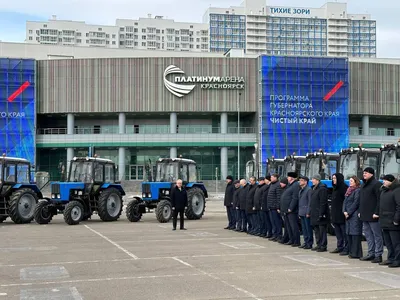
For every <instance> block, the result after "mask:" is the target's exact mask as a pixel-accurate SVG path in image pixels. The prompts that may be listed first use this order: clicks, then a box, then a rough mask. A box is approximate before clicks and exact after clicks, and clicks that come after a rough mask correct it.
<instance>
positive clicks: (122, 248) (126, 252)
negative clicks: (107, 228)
mask: <svg viewBox="0 0 400 300" xmlns="http://www.w3.org/2000/svg"><path fill="white" fill-rule="evenodd" d="M84 226H85V227H86V228H87V229H89V230H90V231H92V232H94V233H95V234H97V235H98V236H99V237H101V238H103V239H105V240H106V241H107V242H109V243H110V244H112V245H114V246H115V247H117V248H118V249H119V250H121V251H123V252H125V254H127V255H129V256H130V257H132V258H133V259H139V257H137V256H136V255H134V254H133V253H131V252H129V251H128V250H126V249H125V248H124V247H122V246H120V245H118V244H117V243H116V242H114V241H112V240H110V239H109V238H108V237H106V236H105V235H103V234H101V233H100V232H98V231H96V230H94V229H92V228H90V227H89V226H87V225H84Z"/></svg>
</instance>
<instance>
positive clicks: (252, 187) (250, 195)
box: [246, 176, 257, 235]
mask: <svg viewBox="0 0 400 300" xmlns="http://www.w3.org/2000/svg"><path fill="white" fill-rule="evenodd" d="M249 181H250V184H249V185H248V186H247V192H246V214H247V220H248V222H249V230H248V232H247V233H248V234H253V235H254V234H255V229H256V220H255V218H256V211H255V206H254V194H255V193H256V189H257V184H256V178H255V177H254V176H252V177H250V180H249Z"/></svg>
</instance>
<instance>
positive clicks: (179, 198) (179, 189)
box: [171, 179, 188, 230]
mask: <svg viewBox="0 0 400 300" xmlns="http://www.w3.org/2000/svg"><path fill="white" fill-rule="evenodd" d="M171 205H172V210H173V228H172V230H176V223H177V221H178V213H179V221H180V229H181V230H186V228H185V226H184V222H185V221H184V220H185V219H184V216H183V213H184V212H185V209H186V207H187V205H188V198H187V193H186V190H185V188H184V187H183V186H182V180H181V179H178V180H177V181H176V185H175V187H174V188H172V192H171Z"/></svg>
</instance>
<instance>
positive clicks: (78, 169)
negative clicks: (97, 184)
mask: <svg viewBox="0 0 400 300" xmlns="http://www.w3.org/2000/svg"><path fill="white" fill-rule="evenodd" d="M68 181H69V182H83V183H93V162H91V161H73V162H72V163H71V172H70V173H69V178H68Z"/></svg>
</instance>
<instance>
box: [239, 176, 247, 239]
mask: <svg viewBox="0 0 400 300" xmlns="http://www.w3.org/2000/svg"><path fill="white" fill-rule="evenodd" d="M240 186H241V187H240V191H239V194H238V198H239V210H240V220H239V225H240V226H239V228H238V231H240V232H247V222H248V220H247V214H246V194H247V186H248V184H247V181H246V179H241V180H240Z"/></svg>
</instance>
